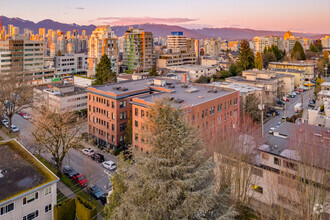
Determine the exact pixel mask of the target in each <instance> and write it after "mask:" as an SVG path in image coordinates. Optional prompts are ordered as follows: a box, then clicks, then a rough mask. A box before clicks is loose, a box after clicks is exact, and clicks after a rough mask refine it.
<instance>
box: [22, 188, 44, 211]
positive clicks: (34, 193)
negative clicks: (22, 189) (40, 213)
mask: <svg viewBox="0 0 330 220" xmlns="http://www.w3.org/2000/svg"><path fill="white" fill-rule="evenodd" d="M36 193H38V198H37V199H34V200H33V201H36V200H39V198H40V193H39V191H37V192H33V193H30V194H29V195H31V194H34V196H35V194H36ZM29 195H27V196H29ZM27 196H24V197H23V199H22V206H26V205H28V204H30V203H31V202H33V201H31V202H26V204H24V198H26V197H27ZM36 211H37V210H36Z"/></svg>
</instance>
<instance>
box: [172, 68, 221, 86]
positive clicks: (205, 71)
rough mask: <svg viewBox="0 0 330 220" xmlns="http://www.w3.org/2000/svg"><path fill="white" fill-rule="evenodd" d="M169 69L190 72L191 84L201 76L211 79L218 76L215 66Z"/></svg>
mask: <svg viewBox="0 0 330 220" xmlns="http://www.w3.org/2000/svg"><path fill="white" fill-rule="evenodd" d="M167 69H170V70H174V71H177V70H179V71H185V72H188V73H189V80H190V82H195V81H196V80H197V79H199V77H201V76H206V77H209V76H212V75H214V74H216V67H214V66H201V65H182V66H172V67H168V68H167Z"/></svg>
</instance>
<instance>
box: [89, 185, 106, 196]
mask: <svg viewBox="0 0 330 220" xmlns="http://www.w3.org/2000/svg"><path fill="white" fill-rule="evenodd" d="M88 191H89V193H90V194H91V195H92V196H93V197H94V198H95V199H100V198H101V197H102V196H104V192H103V191H102V189H101V188H100V187H98V186H97V185H91V186H89V187H88Z"/></svg>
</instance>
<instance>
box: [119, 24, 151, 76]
mask: <svg viewBox="0 0 330 220" xmlns="http://www.w3.org/2000/svg"><path fill="white" fill-rule="evenodd" d="M124 37H125V40H124V59H123V61H124V62H123V64H124V65H125V67H126V69H128V70H138V71H141V70H142V71H143V72H144V71H147V70H149V69H151V67H152V65H153V37H152V33H151V32H146V31H144V30H142V29H129V30H128V31H126V33H125V35H124Z"/></svg>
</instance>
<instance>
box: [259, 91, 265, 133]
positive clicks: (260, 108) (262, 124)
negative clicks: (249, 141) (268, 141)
mask: <svg viewBox="0 0 330 220" xmlns="http://www.w3.org/2000/svg"><path fill="white" fill-rule="evenodd" d="M258 108H259V110H260V111H261V137H264V108H265V106H264V104H263V100H262V97H261V104H260V105H258Z"/></svg>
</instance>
